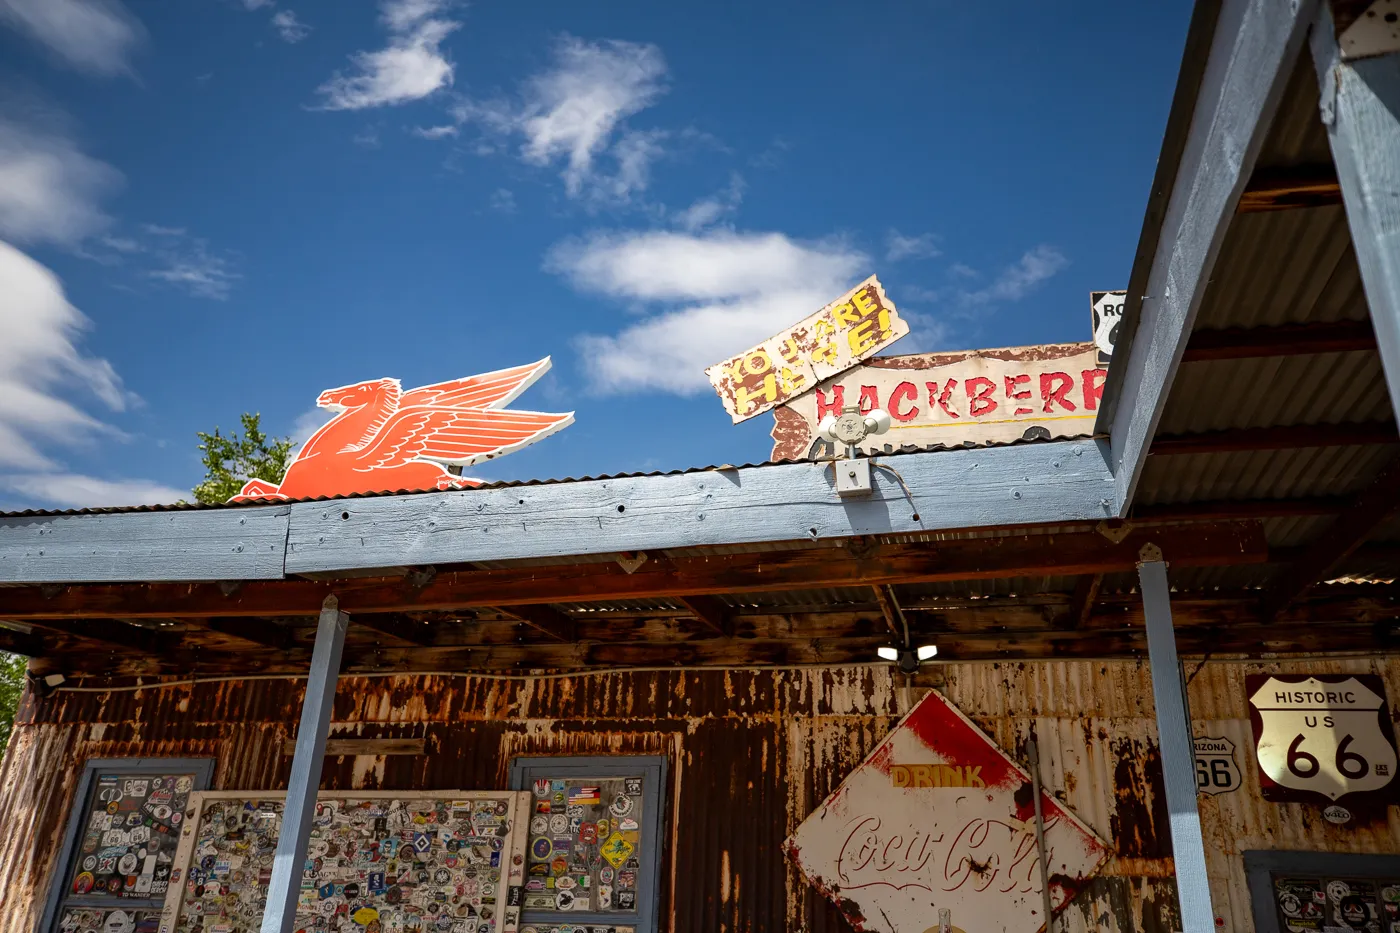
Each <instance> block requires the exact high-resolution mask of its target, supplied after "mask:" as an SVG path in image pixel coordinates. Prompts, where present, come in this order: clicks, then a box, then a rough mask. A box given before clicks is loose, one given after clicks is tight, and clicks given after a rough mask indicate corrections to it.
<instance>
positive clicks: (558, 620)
mask: <svg viewBox="0 0 1400 933" xmlns="http://www.w3.org/2000/svg"><path fill="white" fill-rule="evenodd" d="M501 611H502V612H504V613H505V614H506V615H509V616H514V617H515V618H517V619H519V620H520V621H521V622H522V623H523V624H525V625H528V626H529V627H530V628H532V629H534V630H535V631H536V632H539V633H540V634H541V635H543V636H545V637H546V638H550V639H553V640H554V641H565V642H567V641H573V640H574V637H575V636H574V620H573V618H572V617H571V616H570V615H569V614H568V613H566V612H561V611H560V610H558V609H555V608H554V607H553V606H545V605H542V604H538V603H535V604H531V603H526V604H525V605H520V606H510V607H504V608H502V610H501Z"/></svg>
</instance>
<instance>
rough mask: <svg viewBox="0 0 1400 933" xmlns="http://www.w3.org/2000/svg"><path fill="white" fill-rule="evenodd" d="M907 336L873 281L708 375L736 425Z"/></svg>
mask: <svg viewBox="0 0 1400 933" xmlns="http://www.w3.org/2000/svg"><path fill="white" fill-rule="evenodd" d="M907 333H909V324H908V322H906V321H905V320H903V319H902V318H900V316H899V312H898V311H897V310H895V306H894V303H893V302H891V301H890V300H889V298H888V297H887V296H886V295H885V289H884V287H883V286H882V285H881V284H880V280H879V279H878V278H876V277H875V276H873V275H872V276H871V277H870V278H868V279H866V280H865V281H864V282H861V283H860V284H859V285H857V286H856V287H855V288H853V289H851V290H850V291H848V292H847V293H846V294H844V295H842V296H841V297H840V298H837V299H836V300H835V301H833V302H832V303H831V304H829V305H827V306H826V307H824V308H822V309H821V310H820V311H818V312H817V313H816V314H813V315H811V316H809V317H805V318H803V319H802V320H801V321H798V322H797V323H796V324H794V325H792V326H791V327H789V328H787V329H786V330H784V331H782V332H781V333H779V334H777V335H775V336H773V337H769V338H768V339H767V340H765V341H763V343H760V344H759V345H758V346H755V347H750V348H749V349H747V350H745V351H744V352H743V353H740V354H739V355H738V356H735V357H732V358H731V359H728V360H725V361H724V362H722V363H716V364H715V365H714V366H711V367H710V368H709V369H706V370H705V374H706V375H707V376H709V377H710V384H711V385H712V386H714V387H715V391H716V392H718V393H719V397H720V401H722V402H723V403H724V410H725V411H727V412H729V416H730V417H731V418H733V419H734V422H735V423H736V424H737V423H738V422H740V421H746V420H747V419H749V418H752V417H753V416H754V415H761V414H763V412H765V411H768V410H769V409H771V408H772V407H773V406H775V405H781V404H782V403H784V402H786V401H788V400H789V399H792V398H796V397H797V396H799V395H801V394H802V393H803V392H810V391H811V390H812V387H813V386H815V385H816V384H817V383H818V382H820V381H821V380H823V379H826V378H827V377H829V376H834V375H835V374H837V373H839V372H842V371H844V370H847V369H850V368H851V367H852V366H854V365H855V364H856V363H859V362H860V361H861V360H863V359H866V358H867V357H870V356H873V355H874V354H876V353H879V352H880V351H881V350H882V349H884V348H885V347H887V346H889V345H890V344H892V343H894V342H895V341H896V340H898V339H899V338H900V337H903V336H904V335H905V334H907Z"/></svg>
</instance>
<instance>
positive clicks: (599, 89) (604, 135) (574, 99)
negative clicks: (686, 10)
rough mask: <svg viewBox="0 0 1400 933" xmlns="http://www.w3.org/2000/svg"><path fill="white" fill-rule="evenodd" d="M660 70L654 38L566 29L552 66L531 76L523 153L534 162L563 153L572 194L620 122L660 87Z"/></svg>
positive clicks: (662, 67)
mask: <svg viewBox="0 0 1400 933" xmlns="http://www.w3.org/2000/svg"><path fill="white" fill-rule="evenodd" d="M665 75H666V62H665V60H664V59H663V58H662V56H661V50H660V49H658V48H657V47H656V46H654V45H640V44H637V43H634V42H623V41H620V40H617V39H610V40H604V41H602V42H586V41H584V40H582V39H577V38H574V37H573V36H564V37H563V38H561V39H560V40H559V42H558V44H557V45H556V47H555V51H554V67H553V68H551V69H550V70H548V71H546V72H544V73H543V74H539V75H536V76H535V77H534V78H533V79H531V81H530V83H529V92H528V97H527V103H526V106H525V109H524V112H523V113H522V114H521V119H520V130H521V132H522V133H524V135H525V144H524V146H523V148H522V150H521V152H522V155H523V156H524V158H525V160H526V161H528V162H533V163H535V164H537V165H547V164H549V163H551V162H553V161H554V160H555V159H556V158H558V157H563V158H565V160H566V162H567V164H566V166H565V168H564V185H565V188H566V189H567V190H568V192H569V194H571V195H577V194H578V193H579V192H580V191H581V190H582V187H583V183H584V182H585V181H586V180H587V179H588V178H589V176H590V175H591V174H592V172H593V161H594V159H596V158H597V156H598V154H599V153H600V152H601V151H603V150H604V149H605V148H607V146H608V142H609V139H610V137H611V136H612V133H613V130H615V129H616V128H617V125H618V123H619V122H620V121H622V120H623V119H624V118H626V117H629V116H631V115H632V114H635V113H637V112H639V111H641V110H642V109H644V108H645V107H647V106H649V105H650V104H651V103H652V102H653V101H655V100H656V98H658V97H659V96H660V95H661V94H662V93H663V92H664V91H665V87H664V85H663V83H662V81H663V78H664V77H665Z"/></svg>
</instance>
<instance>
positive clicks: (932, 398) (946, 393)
mask: <svg viewBox="0 0 1400 933" xmlns="http://www.w3.org/2000/svg"><path fill="white" fill-rule="evenodd" d="M957 384H958V380H956V379H949V380H948V384H947V385H946V386H944V387H943V391H942V393H940V392H939V391H938V383H937V382H925V383H924V385H925V386H926V387H927V388H928V407H929V408H932V407H933V406H934V405H937V406H938V407H939V408H941V409H943V414H945V415H947V416H948V417H949V418H961V417H962V415H960V414H958V413H957V412H955V411H953V410H952V409H951V408H949V407H948V399H949V397H951V396H952V394H953V389H954V388H956V387H957Z"/></svg>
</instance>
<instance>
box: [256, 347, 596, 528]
mask: <svg viewBox="0 0 1400 933" xmlns="http://www.w3.org/2000/svg"><path fill="white" fill-rule="evenodd" d="M548 370H549V357H545V358H544V359H542V360H540V361H539V362H537V363H530V364H528V365H525V366H514V367H511V368H510V369H498V370H496V371H495V372H490V373H482V374H481V375H478V376H468V377H466V378H464V379H454V380H452V381H450V382H439V383H437V384H435V385H428V386H421V387H420V388H417V389H409V390H408V391H404V389H403V387H402V385H401V384H400V382H399V380H397V379H373V380H370V381H369V382H356V383H354V384H352V385H347V386H341V387H340V388H338V389H327V390H326V391H324V392H322V393H321V395H320V396H319V397H318V398H317V399H316V404H317V406H318V407H320V408H325V409H328V410H330V411H333V412H337V414H336V416H335V417H334V418H332V419H331V420H330V421H328V422H326V424H324V425H323V426H322V427H321V429H320V430H319V431H317V432H316V433H315V434H313V435H311V438H310V439H309V440H308V441H307V442H306V443H305V444H303V445H302V448H301V450H300V451H298V452H297V455H296V458H295V459H294V460H293V461H292V462H291V464H290V465H288V467H287V472H286V474H285V475H284V476H283V477H282V482H281V483H278V484H273V483H269V482H266V481H264V480H258V479H254V480H249V481H248V482H247V483H246V484H244V486H243V490H242V492H240V493H239V494H238V495H236V496H234V497H233V498H232V499H230V500H229V501H231V502H241V501H248V500H253V499H261V500H267V499H274V500H275V499H305V498H314V497H317V496H346V495H354V494H355V493H367V492H399V491H418V490H427V489H462V488H466V487H470V486H479V485H481V483H480V481H478V480H474V479H468V478H466V477H462V476H457V475H455V474H453V473H451V472H450V471H449V470H448V469H447V468H448V466H458V467H463V466H470V465H472V464H473V463H480V462H481V461H483V460H491V459H493V458H495V457H500V456H504V455H505V454H508V453H510V452H511V451H515V450H519V449H520V448H522V447H526V446H528V445H530V444H533V443H534V442H535V441H537V440H539V439H540V438H543V437H548V436H549V435H551V434H553V433H554V432H555V431H559V430H562V429H563V428H566V427H568V426H569V425H570V424H572V423H573V421H574V413H573V412H568V413H566V414H549V413H546V412H538V411H518V410H514V409H508V408H506V407H505V406H506V405H509V404H510V403H511V402H512V401H514V400H515V399H516V398H517V397H518V396H519V395H520V393H522V392H524V391H525V390H526V389H528V388H529V387H530V386H531V385H532V384H533V383H534V382H535V380H537V379H539V378H540V376H542V375H544V374H545V373H546V372H547V371H548Z"/></svg>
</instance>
